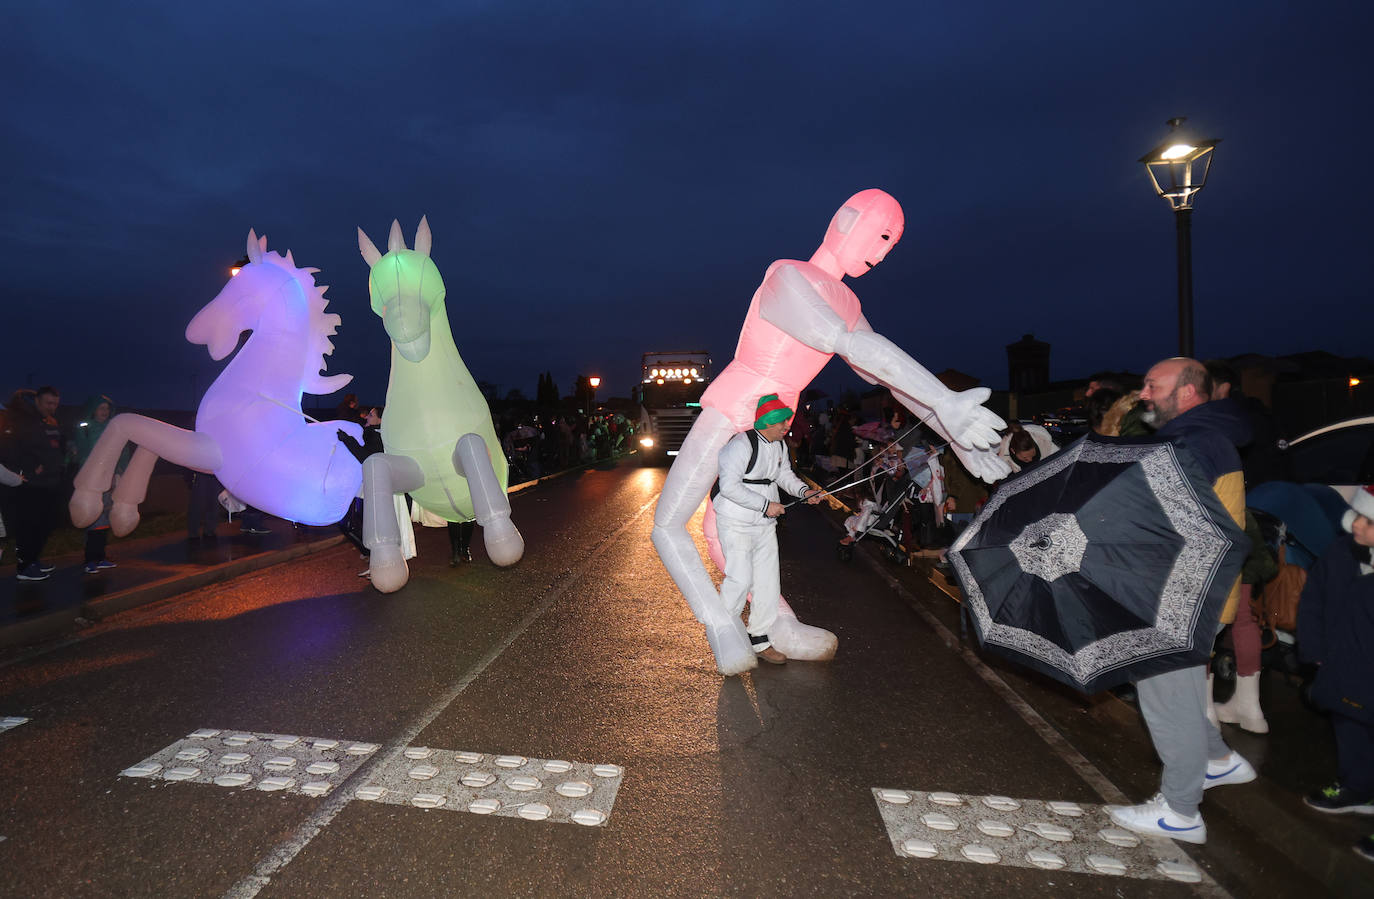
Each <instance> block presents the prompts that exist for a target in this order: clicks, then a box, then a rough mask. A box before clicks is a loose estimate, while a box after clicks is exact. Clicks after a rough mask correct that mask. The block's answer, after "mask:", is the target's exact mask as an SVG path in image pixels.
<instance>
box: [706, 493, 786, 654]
mask: <svg viewBox="0 0 1374 899" xmlns="http://www.w3.org/2000/svg"><path fill="white" fill-rule="evenodd" d="M716 530H717V532H718V533H719V535H720V549H721V552H723V553H724V554H725V581H724V582H723V583H722V584H721V585H720V601H721V604H722V605H723V606H725V611H726V612H728V613H729V614H730V615H739V614H740V613H741V612H743V611H744V600H745V598H746V597H748V596H749V594H751V593H752V594H753V596H752V598H750V601H749V602H750V608H749V636H751V637H761V636H763V635H765V634H767V633H768V631H769V629H770V628H771V627H772V626H773V622H774V621H776V620H777V618H778V600H779V599H781V598H782V585H781V583H780V580H779V575H778V526H777V525H776V524H775V523H774V522H772V521H770V522H768V523H767V524H740V523H738V522H734V521H731V520H730V519H728V518H723V517H720V516H717V517H716Z"/></svg>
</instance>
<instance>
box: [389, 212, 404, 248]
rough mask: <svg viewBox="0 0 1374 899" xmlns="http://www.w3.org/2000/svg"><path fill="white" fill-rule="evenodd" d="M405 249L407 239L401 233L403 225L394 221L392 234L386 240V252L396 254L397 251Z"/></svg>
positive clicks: (392, 222) (392, 221)
mask: <svg viewBox="0 0 1374 899" xmlns="http://www.w3.org/2000/svg"><path fill="white" fill-rule="evenodd" d="M405 248H406V238H405V235H404V234H402V233H401V223H400V222H398V221H396V220H395V219H392V220H391V234H390V235H388V236H387V239H386V250H387V252H388V253H394V252H396V251H397V250H404V249H405Z"/></svg>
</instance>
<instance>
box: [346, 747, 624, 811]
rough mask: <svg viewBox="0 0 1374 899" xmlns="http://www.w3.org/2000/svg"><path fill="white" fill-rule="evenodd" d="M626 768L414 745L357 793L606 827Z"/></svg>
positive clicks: (426, 805)
mask: <svg viewBox="0 0 1374 899" xmlns="http://www.w3.org/2000/svg"><path fill="white" fill-rule="evenodd" d="M624 774H625V769H623V768H621V767H620V766H619V765H592V764H585V763H582V762H566V761H562V760H559V759H532V758H525V757H523V756H518V755H491V754H486V753H478V752H455V751H452V750H447V749H429V748H426V747H416V746H412V747H410V748H408V749H407V750H406V752H405V754H404V755H402V756H400V757H398V758H397V759H396V760H395V761H393V762H391V763H390V764H388V765H387V766H386V767H384V768H381V769H379V770H377V771H375V772H373V773H372V775H371V776H370V777H369V778H367V781H368V782H367V783H366V784H360V785H359V786H358V789H357V790H356V791H355V795H356V797H357V798H359V799H367V800H372V801H376V802H387V803H393V804H397V805H415V806H418V807H420V808H441V809H447V810H449V811H457V812H472V813H475V814H488V815H502V816H505V817H511V818H525V819H526V820H530V821H553V822H560V823H569V822H571V823H576V824H582V825H585V826H588V827H600V826H603V825H605V823H606V822H607V821H608V820H609V819H610V816H611V807H612V806H613V805H614V804H615V797H616V793H617V792H619V790H620V782H621V780H622V779H623V778H624ZM379 791H380V792H379Z"/></svg>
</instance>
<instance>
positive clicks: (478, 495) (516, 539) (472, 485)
mask: <svg viewBox="0 0 1374 899" xmlns="http://www.w3.org/2000/svg"><path fill="white" fill-rule="evenodd" d="M453 470H454V471H456V472H458V474H460V475H462V476H463V477H464V478H466V479H467V482H468V492H469V493H470V494H471V495H472V510H473V512H475V513H476V514H477V523H478V524H480V525H481V526H482V542H483V544H484V545H485V546H486V548H487V558H489V559H491V560H492V562H494V563H495V564H497V565H501V566H506V565H514V564H515V563H516V562H519V561H520V557H521V556H523V555H524V554H525V538H524V537H521V536H520V532H519V531H518V530H516V528H515V525H514V524H512V523H511V520H510V498H509V497H508V496H506V491H504V490H502V489H501V482H500V481H498V480H496V471H495V470H494V469H493V468H492V467H491V453H490V452H489V451H488V450H487V443H486V441H485V440H483V439H482V438H481V437H479V436H478V435H476V434H464V435H463V436H462V437H459V438H458V445H457V446H455V447H454V448H453Z"/></svg>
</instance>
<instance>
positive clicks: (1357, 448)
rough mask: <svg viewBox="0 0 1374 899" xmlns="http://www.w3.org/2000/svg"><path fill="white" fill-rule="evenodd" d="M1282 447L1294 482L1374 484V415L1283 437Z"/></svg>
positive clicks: (1343, 485)
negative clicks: (1289, 437) (1298, 435)
mask: <svg viewBox="0 0 1374 899" xmlns="http://www.w3.org/2000/svg"><path fill="white" fill-rule="evenodd" d="M1279 449H1280V450H1281V451H1282V453H1283V458H1284V465H1285V468H1286V470H1287V473H1288V480H1290V481H1295V482H1297V483H1299V484H1329V485H1332V486H1336V487H1338V488H1339V487H1355V486H1358V485H1361V484H1374V415H1366V416H1364V417H1362V418H1351V419H1347V420H1346V421H1338V422H1336V423H1335V424H1330V425H1327V426H1326V427H1324V428H1317V429H1316V430H1315V431H1309V432H1307V433H1306V434H1303V435H1302V436H1301V437H1295V438H1294V439H1292V440H1280V441H1279ZM1346 495H1347V496H1349V494H1348V493H1347V494H1346Z"/></svg>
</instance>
